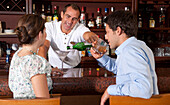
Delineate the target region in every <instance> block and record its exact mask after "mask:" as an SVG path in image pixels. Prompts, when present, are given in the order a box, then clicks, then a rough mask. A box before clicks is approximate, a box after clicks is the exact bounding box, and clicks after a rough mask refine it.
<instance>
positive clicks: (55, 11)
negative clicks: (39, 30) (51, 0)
mask: <svg viewBox="0 0 170 105" xmlns="http://www.w3.org/2000/svg"><path fill="white" fill-rule="evenodd" d="M58 19H59V15H58V11H57V6H54V14H53V21H58Z"/></svg>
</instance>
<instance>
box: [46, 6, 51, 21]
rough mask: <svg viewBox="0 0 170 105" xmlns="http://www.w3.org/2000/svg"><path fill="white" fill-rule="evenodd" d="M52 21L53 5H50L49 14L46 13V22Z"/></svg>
mask: <svg viewBox="0 0 170 105" xmlns="http://www.w3.org/2000/svg"><path fill="white" fill-rule="evenodd" d="M51 21H52V14H51V5H48V9H47V13H46V22H51Z"/></svg>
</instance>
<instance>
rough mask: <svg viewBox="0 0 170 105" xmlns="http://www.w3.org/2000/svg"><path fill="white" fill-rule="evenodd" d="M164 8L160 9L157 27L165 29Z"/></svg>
mask: <svg viewBox="0 0 170 105" xmlns="http://www.w3.org/2000/svg"><path fill="white" fill-rule="evenodd" d="M164 11H165V7H161V8H160V15H159V25H160V27H165V12H164Z"/></svg>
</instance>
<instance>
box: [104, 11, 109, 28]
mask: <svg viewBox="0 0 170 105" xmlns="http://www.w3.org/2000/svg"><path fill="white" fill-rule="evenodd" d="M104 13H105V14H104V16H103V21H104V19H105V18H106V17H107V16H108V15H109V12H108V8H105V10H104ZM103 26H104V28H105V27H106V23H105V22H103Z"/></svg>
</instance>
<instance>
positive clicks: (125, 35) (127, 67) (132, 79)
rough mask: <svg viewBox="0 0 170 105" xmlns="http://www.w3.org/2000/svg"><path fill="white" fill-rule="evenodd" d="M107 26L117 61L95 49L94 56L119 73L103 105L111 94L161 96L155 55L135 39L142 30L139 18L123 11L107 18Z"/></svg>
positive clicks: (105, 96)
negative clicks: (138, 21)
mask: <svg viewBox="0 0 170 105" xmlns="http://www.w3.org/2000/svg"><path fill="white" fill-rule="evenodd" d="M105 23H106V29H105V30H106V35H105V39H107V40H108V42H109V45H110V48H111V49H116V50H115V53H116V55H117V59H114V58H110V57H109V56H106V55H103V54H99V53H97V52H95V51H94V50H93V49H91V53H92V55H93V57H94V58H96V59H97V61H98V62H99V65H100V66H101V67H104V68H106V69H107V70H109V71H111V72H113V73H114V74H116V84H115V85H110V86H109V87H108V88H107V89H106V91H105V92H104V94H103V96H102V98H101V103H100V104H101V105H104V103H105V101H106V100H107V99H108V98H109V96H110V95H122V96H131V97H141V98H146V99H148V98H150V97H151V96H152V95H155V94H159V92H158V87H157V75H156V73H155V62H154V55H153V52H152V51H151V49H150V48H149V47H148V46H147V45H146V44H145V43H144V42H143V41H140V40H137V39H136V38H135V37H134V36H136V35H137V30H138V28H137V19H136V17H135V16H134V15H133V14H132V13H131V12H129V11H123V10H119V11H115V12H114V13H112V14H110V15H109V16H107V18H106V19H105ZM93 44H95V43H93Z"/></svg>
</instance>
